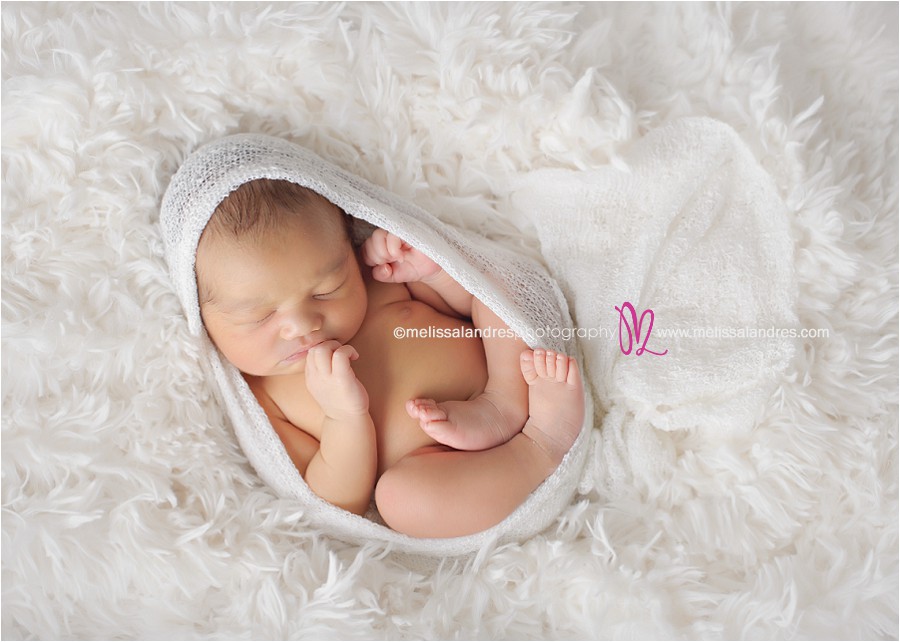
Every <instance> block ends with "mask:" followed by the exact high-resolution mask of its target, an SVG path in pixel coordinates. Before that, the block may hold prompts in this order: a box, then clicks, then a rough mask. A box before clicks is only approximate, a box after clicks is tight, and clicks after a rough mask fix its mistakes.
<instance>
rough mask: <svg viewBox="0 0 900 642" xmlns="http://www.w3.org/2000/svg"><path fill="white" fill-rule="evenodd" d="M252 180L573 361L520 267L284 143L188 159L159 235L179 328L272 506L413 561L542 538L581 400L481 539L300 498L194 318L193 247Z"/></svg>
mask: <svg viewBox="0 0 900 642" xmlns="http://www.w3.org/2000/svg"><path fill="white" fill-rule="evenodd" d="M259 178H268V179H281V180H287V181H291V182H293V183H296V184H298V185H302V186H304V187H307V188H309V189H311V190H313V191H315V192H317V193H319V194H321V195H322V196H324V197H325V198H327V199H328V200H329V201H331V202H332V203H334V204H335V205H337V206H338V207H340V208H341V209H343V210H344V211H345V212H347V213H348V214H351V215H352V216H354V217H356V218H357V219H361V220H363V221H366V222H368V223H370V224H372V225H374V226H377V227H381V228H384V229H385V230H387V231H389V232H392V233H394V234H396V235H397V236H399V237H401V238H402V239H404V240H405V241H407V242H408V243H410V244H411V245H412V246H413V247H416V248H417V249H419V250H420V251H422V252H423V253H424V254H426V255H427V256H429V257H431V258H432V259H433V260H434V261H435V262H437V263H438V264H439V265H440V266H441V267H442V268H444V270H445V271H446V272H447V273H448V274H449V275H450V276H452V277H453V278H454V279H456V280H457V281H458V282H459V283H460V284H461V285H462V286H463V287H464V288H465V289H466V290H468V291H469V292H471V293H472V294H474V295H475V296H476V297H478V298H479V299H480V300H481V301H482V302H483V303H484V304H485V305H487V306H488V307H490V308H491V309H492V310H493V311H494V312H495V313H496V314H497V315H498V316H499V317H500V318H501V319H503V320H504V321H505V322H506V323H507V324H508V325H509V327H510V328H511V329H513V330H514V331H516V332H517V333H518V334H519V336H522V337H523V338H524V339H525V340H526V342H527V343H528V344H529V345H531V346H532V347H535V346H537V345H541V346H543V347H547V348H552V349H556V350H562V351H564V352H566V353H567V354H570V355H574V356H576V357H578V355H577V352H576V350H577V347H576V344H575V342H574V341H572V340H569V341H563V340H561V339H559V338H557V339H554V338H552V337H551V336H548V333H547V332H545V331H544V330H545V329H546V328H564V327H570V326H571V319H570V317H569V312H568V308H567V306H566V301H565V298H564V297H563V295H562V293H561V291H560V289H559V287H557V285H556V283H555V282H554V281H553V280H552V279H551V278H550V277H549V275H548V274H547V272H546V271H545V270H544V269H543V268H542V267H541V266H540V265H538V264H537V263H535V262H534V261H532V260H531V259H528V258H526V257H523V256H520V255H517V254H515V253H513V252H511V251H509V250H507V249H505V248H502V247H499V246H497V245H496V244H493V243H490V242H489V241H487V240H486V239H483V238H481V237H478V236H476V235H473V234H470V233H466V232H464V231H463V230H459V229H456V228H453V227H450V226H449V225H447V224H445V223H442V222H441V221H439V220H438V219H436V218H435V217H434V216H432V215H430V214H428V213H427V212H425V211H423V210H421V209H420V208H418V207H416V206H415V205H412V204H411V203H408V202H406V201H404V200H402V199H400V198H398V197H396V196H394V195H392V194H390V193H389V192H387V191H385V190H384V189H382V188H379V187H377V186H375V185H372V184H371V183H369V182H367V181H365V180H363V179H361V178H359V177H357V176H354V175H352V174H350V173H348V172H346V171H344V170H342V169H341V168H339V167H337V166H335V165H334V164H332V163H329V162H328V161H326V160H324V159H322V158H320V157H319V156H317V155H316V154H314V153H313V152H311V151H309V150H307V149H305V148H303V147H300V146H298V145H296V144H293V143H291V142H288V141H286V140H283V139H279V138H273V137H270V136H264V135H258V134H238V135H234V136H229V137H227V138H223V139H221V140H218V141H216V142H213V143H211V144H209V145H206V146H205V147H202V148H201V149H199V150H197V151H196V152H194V153H193V154H192V155H191V156H189V157H188V158H187V160H186V161H185V162H184V164H183V165H182V166H181V168H180V169H179V170H178V172H177V173H176V174H175V176H174V177H173V179H172V182H171V184H170V185H169V187H168V189H167V191H166V194H165V197H164V198H163V203H162V211H161V214H160V224H161V226H162V231H163V237H164V240H165V247H166V260H167V261H168V264H169V271H170V273H171V278H172V281H173V283H174V286H175V289H176V292H177V294H178V297H179V298H180V300H181V303H182V306H183V307H184V311H185V314H186V315H187V321H188V325H189V328H190V330H191V332H192V333H193V334H195V335H197V336H198V337H199V338H200V341H201V343H202V346H203V350H204V353H205V356H206V358H207V359H208V362H209V364H210V366H211V370H212V372H213V373H214V374H215V378H216V382H217V384H218V389H219V391H220V393H221V397H222V400H223V402H224V403H225V406H226V408H227V412H228V415H229V418H230V420H231V422H232V426H233V428H234V432H235V434H236V436H237V438H238V441H239V443H240V445H241V448H242V449H243V451H244V453H245V454H246V456H247V459H248V460H249V461H250V463H251V465H252V466H253V467H254V469H255V470H256V472H257V474H258V475H259V476H260V478H261V479H262V480H263V481H264V482H265V483H266V484H268V485H269V486H270V487H271V488H272V489H273V490H274V491H275V492H276V493H277V494H278V495H280V496H284V497H291V498H296V499H299V500H300V501H302V502H303V503H304V505H305V506H306V507H307V515H309V516H310V518H311V519H312V520H313V521H314V523H316V524H317V525H318V526H321V527H322V528H323V529H325V530H326V532H329V533H331V534H332V535H334V536H335V537H337V538H339V539H343V540H348V541H352V542H363V541H372V540H380V541H384V542H388V543H390V544H391V545H392V547H393V548H394V549H395V550H399V551H403V552H407V553H412V554H425V555H438V556H452V555H462V554H467V553H471V552H473V551H476V550H478V549H479V548H480V547H481V546H482V545H483V544H485V543H486V542H494V541H498V542H503V541H511V540H522V539H525V538H528V537H531V536H532V535H534V534H536V533H538V532H540V531H541V530H543V529H544V528H546V527H547V526H548V525H549V524H550V523H551V522H552V520H553V519H554V518H555V517H556V516H557V515H558V513H559V512H560V511H561V510H562V508H563V507H565V505H566V504H567V503H568V502H569V501H570V499H571V497H572V495H573V493H574V492H575V487H576V485H577V484H578V481H579V477H580V475H581V472H582V468H583V465H584V460H585V453H586V451H587V445H588V443H589V439H588V434H589V432H590V430H589V428H590V426H591V425H592V421H593V416H592V410H591V403H590V396H589V394H588V393H587V391H586V393H585V400H586V404H587V407H586V412H585V424H584V426H583V427H582V430H581V434H580V435H579V437H578V439H577V440H576V442H575V444H574V445H573V447H572V448H571V450H570V451H569V453H568V455H567V456H566V458H565V459H564V460H563V462H562V464H561V465H560V466H559V468H558V469H557V470H556V472H555V473H554V474H553V475H551V476H550V477H549V478H548V479H547V480H545V481H544V483H543V484H542V485H541V486H540V487H539V488H538V489H537V490H535V492H533V493H532V494H531V495H530V496H529V497H528V499H527V500H526V501H525V502H524V503H523V504H522V505H521V506H520V507H519V508H518V509H517V510H516V511H515V512H514V513H513V514H512V515H510V516H509V517H507V518H506V519H505V520H504V521H502V522H501V523H500V524H498V525H496V526H494V527H493V528H491V529H489V530H487V531H484V532H482V533H478V534H475V535H470V536H466V537H457V538H449V539H415V538H411V537H407V536H405V535H401V534H399V533H396V532H394V531H392V530H390V529H388V528H387V527H385V526H383V525H381V524H379V523H377V522H376V521H373V520H371V519H366V518H363V517H359V516H356V515H353V514H351V513H348V512H346V511H344V510H341V509H339V508H336V507H334V506H332V505H331V504H329V503H328V502H325V501H324V500H322V499H320V498H319V497H318V496H316V495H315V494H314V493H313V492H312V491H311V490H310V489H309V487H308V486H307V485H306V483H305V482H304V481H303V479H302V477H301V476H300V474H299V473H298V471H297V469H296V468H295V466H294V465H293V463H292V462H291V459H290V457H289V456H288V454H287V452H286V450H285V449H284V447H283V445H282V443H281V441H280V440H279V438H278V436H277V435H276V434H275V431H274V430H273V428H272V426H271V424H270V423H269V421H268V419H267V417H266V415H265V413H264V412H263V410H262V408H261V407H260V406H259V404H258V403H257V402H256V399H255V397H254V396H253V394H252V393H251V391H250V389H249V388H248V386H247V384H246V383H245V381H244V379H243V377H242V376H241V374H240V373H239V372H238V370H237V369H236V368H235V367H234V366H232V365H231V364H230V363H228V362H227V361H226V360H225V359H224V358H223V357H222V356H221V355H220V354H219V352H218V351H217V350H216V349H215V348H214V347H213V345H212V343H211V342H210V340H209V337H208V336H207V335H206V332H205V330H204V328H203V323H202V321H201V318H200V306H199V302H198V299H197V281H196V275H195V271H194V265H195V257H196V250H197V244H198V242H199V239H200V235H201V234H202V232H203V229H204V228H205V227H206V224H207V222H208V221H209V218H210V216H211V215H212V213H213V211H214V210H215V208H216V207H217V206H218V205H219V203H221V202H222V200H223V199H224V198H225V197H226V196H227V195H228V194H229V193H230V192H231V191H233V190H234V189H236V188H237V187H239V186H240V185H242V184H243V183H246V182H248V181H251V180H255V179H259Z"/></svg>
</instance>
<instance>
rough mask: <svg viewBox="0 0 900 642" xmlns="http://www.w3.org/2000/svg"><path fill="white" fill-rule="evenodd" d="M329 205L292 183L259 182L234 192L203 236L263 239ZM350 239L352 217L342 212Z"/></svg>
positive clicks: (215, 213) (211, 220)
mask: <svg viewBox="0 0 900 642" xmlns="http://www.w3.org/2000/svg"><path fill="white" fill-rule="evenodd" d="M322 203H329V201H328V200H327V199H326V198H325V197H323V196H321V195H319V194H317V193H316V192H314V191H313V190H311V189H309V188H306V187H303V186H302V185H297V184H296V183H292V182H291V181H284V180H276V179H269V178H258V179H256V180H252V181H248V182H247V183H244V184H243V185H241V186H240V187H238V188H237V189H235V190H234V191H232V192H231V193H230V194H229V195H228V196H227V197H226V198H225V200H223V201H222V202H221V203H219V206H218V207H217V208H216V210H215V212H213V215H212V217H211V218H210V220H209V223H208V224H207V225H206V229H205V230H204V231H203V236H204V237H206V238H207V239H208V238H210V237H218V236H224V237H226V238H230V239H233V240H241V239H246V238H248V237H250V238H256V239H258V238H260V237H261V236H262V235H264V234H265V233H267V232H272V231H276V230H278V229H280V228H281V226H282V225H283V224H284V223H285V222H286V221H287V220H289V219H290V218H293V217H295V216H300V215H301V213H302V212H304V211H305V210H308V208H310V207H312V206H313V205H318V204H322ZM341 214H342V218H343V224H344V229H345V231H346V232H347V237H348V238H352V234H351V229H350V226H351V217H350V216H348V215H347V214H345V213H344V212H343V211H341Z"/></svg>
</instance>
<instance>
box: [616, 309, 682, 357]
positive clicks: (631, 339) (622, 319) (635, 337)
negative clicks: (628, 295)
mask: <svg viewBox="0 0 900 642" xmlns="http://www.w3.org/2000/svg"><path fill="white" fill-rule="evenodd" d="M625 310H628V311H629V312H630V313H631V319H628V318H627V317H626V316H625ZM616 311H617V312H618V313H619V348H620V349H621V350H622V354H631V349H632V347H633V346H634V344H635V343H637V342H639V341H640V340H641V326H642V325H643V323H644V317H645V316H647V315H648V314H649V315H650V324H649V325H648V326H647V335H646V336H645V337H644V341H643V342H642V343H641V345H640V347H639V348H638V349H637V350H635V351H634V354H635V356H638V357H639V356H641V355H642V354H644V353H645V352H649V353H650V354H655V355H657V356H659V357H661V356H662V355H664V354H666V353H667V352H669V351H668V350H665V351H663V352H654V351H653V350H650V349H649V348H648V347H647V341H648V340H649V339H650V333H651V332H653V317H654V314H653V310H651V309H650V308H647V309H646V310H644V311H643V312H641V317H640V319H639V318H638V315H637V312H636V311H635V309H634V306H633V305H631V303H630V302H629V301H625V303H623V304H622V307H621V308H620V307H619V306H616ZM629 321H630V324H629ZM623 323H624V324H625V329H626V330H628V349H627V350H626V349H625V344H623V343H622V324H623ZM632 329H633V330H634V333H633V334H632Z"/></svg>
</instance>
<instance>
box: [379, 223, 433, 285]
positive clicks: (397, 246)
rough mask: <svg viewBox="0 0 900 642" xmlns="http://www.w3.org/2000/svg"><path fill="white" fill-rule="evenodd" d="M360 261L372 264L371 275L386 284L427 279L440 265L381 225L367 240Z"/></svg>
mask: <svg viewBox="0 0 900 642" xmlns="http://www.w3.org/2000/svg"><path fill="white" fill-rule="evenodd" d="M362 256H363V261H365V263H366V265H371V266H373V268H372V277H373V278H374V279H375V280H376V281H384V282H386V283H408V282H412V281H422V280H427V279H429V278H430V277H432V276H434V275H435V274H437V273H438V272H440V271H441V267H440V266H439V265H438V264H437V263H435V262H434V261H432V260H431V259H429V258H428V257H427V256H425V255H424V254H422V253H421V252H419V250H417V249H415V248H414V247H412V246H411V245H410V244H409V243H407V242H406V241H403V240H402V239H401V238H400V237H399V236H397V235H395V234H391V233H390V232H388V231H386V230H383V229H381V228H378V229H376V230H375V231H374V232H373V233H372V236H370V237H369V238H367V239H366V242H365V243H364V244H363V248H362Z"/></svg>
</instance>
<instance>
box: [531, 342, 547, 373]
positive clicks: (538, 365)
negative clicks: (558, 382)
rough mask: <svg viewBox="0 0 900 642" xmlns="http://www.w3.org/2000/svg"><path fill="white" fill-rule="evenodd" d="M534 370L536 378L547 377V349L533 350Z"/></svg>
mask: <svg viewBox="0 0 900 642" xmlns="http://www.w3.org/2000/svg"><path fill="white" fill-rule="evenodd" d="M534 370H535V372H536V373H537V376H538V378H540V379H546V378H547V351H546V350H543V349H541V348H537V349H536V350H535V351H534Z"/></svg>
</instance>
